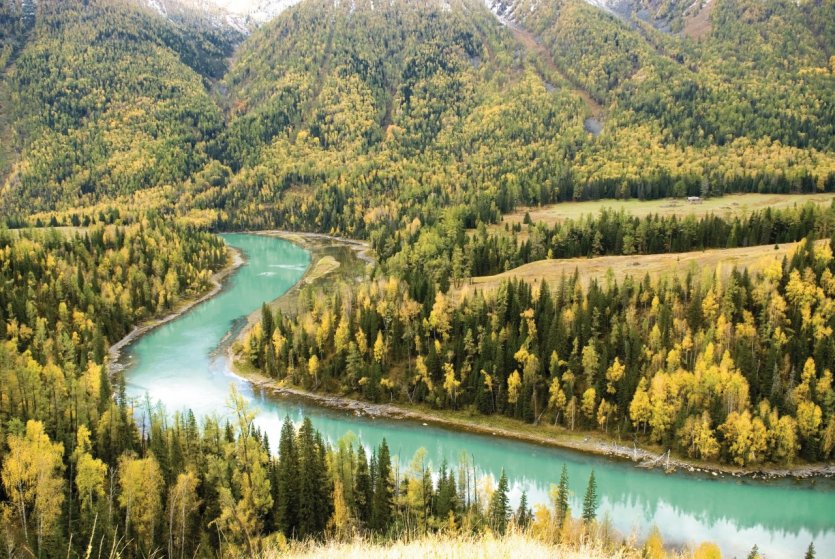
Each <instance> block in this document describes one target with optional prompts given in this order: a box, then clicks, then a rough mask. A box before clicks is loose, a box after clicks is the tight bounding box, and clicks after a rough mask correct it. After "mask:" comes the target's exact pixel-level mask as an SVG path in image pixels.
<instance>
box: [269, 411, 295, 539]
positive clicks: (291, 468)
mask: <svg viewBox="0 0 835 559" xmlns="http://www.w3.org/2000/svg"><path fill="white" fill-rule="evenodd" d="M277 478H278V491H277V492H278V499H275V501H274V502H275V504H276V508H277V511H276V514H275V517H276V523H277V525H278V528H279V529H280V530H281V531H282V532H283V533H284V535H285V536H287V537H291V536H293V535H294V534H296V532H298V528H299V520H298V519H299V516H298V515H299V501H298V499H299V486H298V483H299V461H298V453H297V450H296V431H295V429H294V428H293V424H292V423H291V422H290V418H289V417H285V418H284V424H283V425H282V426H281V437H280V439H279V441H278V473H277Z"/></svg>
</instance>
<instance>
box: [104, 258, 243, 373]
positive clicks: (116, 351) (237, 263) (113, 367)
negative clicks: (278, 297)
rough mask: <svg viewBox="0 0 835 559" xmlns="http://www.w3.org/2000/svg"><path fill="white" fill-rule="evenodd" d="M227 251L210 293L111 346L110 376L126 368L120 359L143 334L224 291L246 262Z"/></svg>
mask: <svg viewBox="0 0 835 559" xmlns="http://www.w3.org/2000/svg"><path fill="white" fill-rule="evenodd" d="M227 251H228V253H227V254H228V256H227V260H226V265H225V266H224V267H223V268H221V269H220V270H218V271H217V272H215V273H214V274H212V277H211V278H210V281H211V283H212V288H211V289H210V290H209V291H207V292H205V293H203V294H202V295H199V296H197V297H190V298H187V299H184V300H182V301H180V302H179V303H177V305H176V308H175V309H174V310H173V311H171V312H170V313H169V314H167V315H165V316H162V317H154V318H150V319H148V320H145V321H143V322H141V323H140V324H138V325H136V326H135V327H134V328H133V330H131V331H130V332H129V333H128V334H127V335H126V336H125V337H124V338H122V339H121V340H119V341H118V342H116V343H115V344H113V345H111V346H110V349H109V350H108V358H107V369H108V371H109V372H110V374H113V373H114V372H116V371H119V370H121V369H123V368H124V366H125V365H124V364H123V363H121V362H120V357H121V355H122V350H123V349H124V348H125V347H127V346H128V345H130V344H131V343H133V342H134V341H135V340H137V339H138V338H139V337H140V336H142V335H143V334H146V333H147V332H150V331H151V330H153V329H154V328H157V327H159V326H162V325H163V324H166V323H168V322H171V321H172V320H174V319H176V318H178V317H180V316H182V315H183V314H185V313H186V312H188V311H189V310H190V309H191V308H192V307H194V306H195V305H199V304H200V303H202V302H203V301H206V300H208V299H211V298H212V297H214V296H215V295H217V294H218V293H220V290H221V289H223V282H224V280H226V278H227V277H229V275H231V274H232V272H234V271H235V270H237V269H238V268H239V267H241V266H242V265H243V264H244V262H245V261H246V260H245V258H244V255H243V253H242V252H241V251H239V250H238V249H236V248H234V247H231V246H228V245H227Z"/></svg>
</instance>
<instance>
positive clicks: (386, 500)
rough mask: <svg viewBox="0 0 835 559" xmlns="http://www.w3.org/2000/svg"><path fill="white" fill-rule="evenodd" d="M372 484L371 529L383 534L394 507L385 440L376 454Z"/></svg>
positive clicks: (389, 462) (389, 461)
mask: <svg viewBox="0 0 835 559" xmlns="http://www.w3.org/2000/svg"><path fill="white" fill-rule="evenodd" d="M376 470H377V471H376V475H375V484H374V499H373V500H372V506H371V528H372V529H373V530H375V531H377V532H385V531H386V530H388V528H389V525H390V523H391V516H392V508H393V506H394V502H393V499H394V483H393V482H392V479H391V456H390V455H389V447H388V443H386V440H385V439H383V442H382V443H381V444H380V451H379V452H378V454H377V468H376Z"/></svg>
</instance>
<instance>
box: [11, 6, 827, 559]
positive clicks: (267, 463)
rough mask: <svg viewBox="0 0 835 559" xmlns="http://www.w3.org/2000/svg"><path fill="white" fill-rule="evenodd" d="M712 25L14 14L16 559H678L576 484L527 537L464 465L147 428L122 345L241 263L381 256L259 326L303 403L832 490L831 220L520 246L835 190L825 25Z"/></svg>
mask: <svg viewBox="0 0 835 559" xmlns="http://www.w3.org/2000/svg"><path fill="white" fill-rule="evenodd" d="M172 1H173V0H172ZM168 4H171V2H167V4H166V5H168ZM710 4H711V7H710V13H709V16H708V17H707V19H706V20H705V26H706V27H705V29H704V32H703V33H701V34H700V35H699V37H693V36H692V33H689V32H687V29H689V27H688V25H690V24H691V18H692V17H695V16H694V15H693V10H694V9H695V8H694V7H693V6H690V5H689V4H688V5H687V6H685V5H684V3H682V2H678V1H676V2H667V3H658V2H651V1H644V0H636V1H634V2H631V3H630V5H631V6H632V7H633V8H638V7H640V8H642V9H647V10H649V12H650V17H649V18H648V19H647V18H644V19H641V18H638V17H631V18H625V17H623V16H622V14H620V15H619V14H613V13H609V12H606V11H604V10H601V9H599V8H597V7H594V6H592V5H590V4H587V3H585V2H583V1H581V0H555V1H553V2H533V1H529V0H516V1H512V2H506V3H501V5H499V4H498V3H497V4H496V5H494V6H492V8H493V10H494V13H491V12H490V10H489V9H488V8H487V7H486V6H485V4H484V3H483V2H481V1H480V0H453V1H450V2H434V1H429V2H412V1H407V0H394V1H392V2H376V3H375V2H372V1H371V0H357V1H356V2H330V1H327V0H304V1H303V2H301V3H300V4H298V5H296V6H293V7H290V8H288V9H287V10H285V11H283V12H282V13H281V14H280V15H278V16H277V17H276V18H274V19H273V20H272V21H270V22H268V23H266V24H264V25H262V26H260V27H258V28H255V29H253V30H252V31H251V33H249V34H248V35H246V36H245V35H244V33H243V32H242V31H241V30H240V29H237V28H234V27H232V26H230V25H228V24H227V23H223V22H220V23H219V22H218V21H217V20H214V19H211V18H208V17H206V16H205V15H201V13H199V12H195V11H193V10H192V9H191V8H189V7H188V6H185V7H183V11H181V12H177V14H176V15H169V16H168V17H166V16H165V15H164V14H160V13H157V12H156V11H154V10H153V9H152V8H151V7H149V6H148V5H147V4H146V3H144V2H139V1H136V0H84V1H83V2H64V1H61V0H40V1H38V2H32V1H31V0H11V1H9V2H3V3H2V5H0V546H1V547H2V549H3V550H4V552H5V553H6V554H7V555H8V556H10V557H57V556H71V557H85V558H90V557H93V556H97V557H99V556H110V557H116V556H121V557H152V556H169V557H186V556H191V557H243V556H253V555H257V554H260V553H263V552H266V551H269V550H280V551H286V550H288V549H293V546H294V545H297V544H298V543H299V542H300V541H301V540H305V539H308V540H310V541H314V542H327V541H334V542H337V541H343V540H347V539H350V538H351V537H353V536H355V535H360V536H362V537H365V538H368V539H369V540H370V541H373V542H386V541H390V540H391V539H398V538H405V539H409V538H417V537H420V536H425V535H427V534H429V535H435V536H438V537H441V536H450V537H456V536H462V537H465V536H471V535H479V534H497V535H500V534H505V533H507V532H513V531H519V532H522V533H524V534H526V535H528V536H530V537H532V538H534V539H537V540H538V541H542V542H547V543H549V544H559V545H566V546H569V548H571V549H574V547H571V546H575V547H576V546H578V545H581V544H582V543H583V542H588V541H597V542H601V543H600V545H601V546H603V547H602V549H603V550H604V551H607V552H617V551H621V552H624V553H627V552H628V553H631V554H633V555H634V556H642V557H653V558H656V557H663V556H664V555H665V553H666V552H665V551H664V550H663V549H662V542H661V535H660V534H659V533H658V532H657V531H654V532H652V534H651V535H650V536H649V537H648V538H647V540H646V541H645V542H642V543H641V544H640V545H632V544H630V543H626V544H625V543H624V541H623V539H622V536H621V535H617V534H614V533H613V530H611V527H610V526H609V525H608V524H607V520H606V519H604V518H597V509H598V505H599V495H597V488H596V485H595V479H594V477H593V476H592V477H591V478H590V479H588V480H586V479H583V480H574V479H572V480H570V481H569V480H568V479H567V474H565V470H564V471H563V475H562V476H560V475H559V472H558V471H557V470H555V472H554V473H555V475H554V478H555V479H554V482H555V485H554V487H553V489H552V492H551V502H550V503H542V504H537V505H536V506H531V505H530V504H528V503H527V496H523V498H522V500H521V504H520V506H519V507H518V509H517V510H510V506H509V497H508V493H509V487H508V480H507V478H506V477H505V476H504V475H502V476H500V477H499V479H492V478H489V477H488V478H478V477H477V475H476V473H475V472H474V471H473V470H474V465H473V463H472V462H470V463H468V462H467V461H466V460H465V461H463V462H461V463H458V464H431V465H430V464H429V462H428V460H427V459H426V455H425V454H424V453H421V452H418V453H417V454H416V455H415V456H414V458H413V459H412V460H411V462H410V463H409V464H405V463H400V462H399V461H398V460H394V459H393V457H392V454H391V450H390V448H389V447H388V445H387V443H385V442H383V444H381V445H380V446H378V447H376V448H368V447H364V446H363V445H361V444H360V442H359V441H358V440H357V439H356V438H352V437H351V436H346V437H345V438H343V439H342V440H339V441H327V440H325V439H324V438H323V437H322V435H321V434H319V433H318V432H317V431H316V429H315V428H314V427H313V425H312V424H311V422H310V421H303V422H301V423H299V424H292V423H291V422H290V421H289V420H288V421H285V423H284V426H283V428H282V429H281V432H280V435H279V436H278V437H276V436H275V434H271V435H272V438H273V439H274V440H272V441H270V440H269V439H270V437H269V436H268V434H267V433H265V432H262V431H260V430H259V429H258V428H257V427H256V426H255V422H254V421H255V418H254V415H253V413H254V412H253V411H252V410H251V409H249V408H248V407H247V405H246V403H245V400H244V398H243V396H241V395H240V394H237V393H232V394H231V395H230V398H229V406H230V408H231V409H232V410H233V411H232V414H231V415H230V417H228V418H225V419H221V418H218V417H214V418H212V417H209V418H198V417H195V416H194V415H193V414H192V413H188V412H182V413H179V414H173V415H172V414H167V413H165V411H164V410H160V409H156V408H154V407H153V406H151V405H150V404H147V403H146V405H142V403H140V402H136V401H132V400H130V399H129V398H128V397H127V396H126V381H125V379H124V377H123V375H122V374H121V372H120V371H118V370H113V371H111V370H110V369H109V359H110V358H109V350H110V348H111V346H112V345H113V344H114V343H116V342H118V341H119V340H120V339H122V338H123V337H124V336H125V335H126V334H128V333H129V332H130V331H131V330H132V329H133V328H134V327H136V326H137V325H140V324H148V323H150V322H152V321H154V320H155V319H159V318H160V317H161V316H164V315H167V314H170V313H172V312H175V311H176V310H177V309H179V308H181V307H182V305H184V304H186V303H188V302H189V301H192V300H194V299H196V298H198V297H199V296H201V295H203V294H204V293H206V292H207V291H208V290H209V289H211V287H212V285H213V281H212V278H213V275H214V274H215V273H216V272H219V271H220V270H221V269H223V268H225V267H226V266H227V265H228V264H229V256H230V255H229V254H228V251H227V248H226V246H225V244H224V242H223V241H222V240H221V239H220V238H219V237H217V236H216V235H215V233H217V232H219V231H238V230H257V229H272V228H280V229H286V230H291V231H313V232H320V233H325V234H332V235H338V236H344V237H347V238H352V239H362V240H364V241H367V242H368V243H369V245H370V247H371V249H372V251H373V254H374V256H375V258H376V262H377V265H376V266H375V267H374V269H373V271H372V272H371V277H370V278H366V280H365V281H362V282H360V283H358V284H350V285H349V284H345V285H340V286H338V287H337V288H335V289H328V290H322V289H321V288H317V287H315V286H312V287H306V288H304V289H302V290H301V294H300V297H299V300H298V305H297V311H296V312H291V313H282V312H274V311H273V310H272V309H271V308H270V307H269V306H268V305H265V306H264V308H263V309H262V315H261V319H260V321H258V322H257V324H256V325H255V326H254V327H253V328H252V329H251V330H249V331H248V332H247V335H246V337H245V339H244V340H243V344H242V346H241V347H240V348H239V349H240V350H241V352H242V355H243V358H244V359H245V360H246V361H247V362H248V364H249V366H251V367H254V368H256V369H258V370H259V371H262V372H263V373H264V374H266V375H267V376H269V377H271V378H272V379H275V380H276V381H277V382H280V383H282V384H284V385H289V386H295V387H301V388H303V389H305V390H309V391H320V392H327V393H335V394H341V395H347V396H349V397H352V398H358V399H365V400H368V401H373V402H393V403H396V404H397V403H400V404H406V405H416V406H421V407H423V408H425V409H428V410H432V411H437V412H439V413H443V412H445V411H447V410H455V411H461V410H470V411H473V412H475V413H478V414H480V415H482V416H484V417H485V418H488V419H489V418H499V417H501V418H512V419H514V420H518V421H519V424H520V425H522V424H523V423H522V422H524V423H527V424H544V423H548V424H552V425H556V426H559V427H560V428H561V429H564V430H565V431H566V432H596V433H600V434H602V435H603V436H607V437H611V438H612V439H618V440H631V441H634V442H635V444H636V445H638V444H640V445H641V446H644V447H647V448H652V449H659V450H660V449H672V450H673V452H674V453H675V454H677V455H678V456H681V457H686V458H688V459H690V460H693V461H696V462H702V463H709V464H714V463H721V464H726V465H732V466H735V467H738V468H748V469H750V468H755V467H760V466H762V465H775V466H781V467H782V466H788V465H797V464H813V463H818V462H822V461H831V460H832V459H833V455H835V389H834V388H833V386H832V383H833V379H832V374H833V373H832V363H835V343H833V335H832V331H833V328H835V260H833V250H835V236H834V235H835V206H830V207H817V206H814V205H811V204H810V205H802V204H798V205H797V206H795V207H793V208H785V209H770V208H769V209H764V210H758V211H754V212H750V213H747V214H738V215H733V216H720V215H706V216H702V217H661V216H647V217H635V216H631V215H629V214H626V213H623V212H620V213H618V212H613V211H608V210H606V211H602V212H600V213H599V214H595V215H588V216H584V217H582V218H578V219H567V220H564V221H560V222H558V223H555V224H553V225H545V224H542V223H535V222H533V221H532V220H530V219H526V220H525V223H523V224H521V225H513V226H511V225H509V224H508V225H504V224H503V223H502V216H503V215H504V214H507V213H508V212H511V211H513V210H514V209H515V208H517V207H520V206H526V207H529V206H537V205H542V204H552V203H562V202H572V201H580V200H598V199H618V198H619V199H626V198H630V199H639V200H649V199H662V198H682V197H685V196H700V197H702V198H708V197H718V196H722V195H725V194H729V193H748V192H751V193H754V192H756V193H774V194H788V193H792V194H811V193H824V192H826V193H831V192H835V151H834V150H835V145H833V138H835V133H834V132H835V131H833V126H835V124H833V123H835V87H834V86H835V41H833V37H835V3H833V2H831V1H829V0H825V1H822V2H800V3H796V2H788V1H785V0H765V1H760V0H714V1H713V2H711V3H710ZM701 9H707V8H705V7H704V6H703V7H702V8H701ZM496 15H499V16H501V20H500V19H499V18H497V17H496ZM589 118H594V119H596V120H597V121H598V124H599V125H600V126H601V130H600V132H599V133H592V132H590V131H589V130H587V127H586V123H587V119H589ZM6 227H8V229H7V228H6ZM793 242H800V248H799V249H798V250H797V251H796V252H795V253H793V254H792V255H790V256H789V257H786V258H785V259H783V260H777V259H771V260H770V262H769V263H768V264H767V265H765V266H763V267H760V268H758V269H751V270H749V269H745V268H738V269H734V270H733V271H731V272H729V273H725V272H723V271H721V270H693V271H691V272H690V273H688V274H681V275H662V276H660V277H650V276H646V277H629V278H627V279H625V280H623V281H615V280H614V279H613V278H611V277H610V278H604V279H599V280H594V279H591V280H589V281H586V278H582V277H579V276H578V274H573V275H570V274H567V275H565V276H564V277H563V278H562V279H561V280H560V281H559V282H557V283H551V284H548V283H547V282H542V283H539V284H537V285H533V284H532V283H528V282H523V281H509V282H505V283H504V284H502V285H501V286H500V287H499V288H498V289H497V290H495V291H493V292H489V293H487V292H479V291H477V290H467V291H466V295H462V294H461V293H463V291H459V288H461V287H462V286H466V285H467V284H468V282H469V280H470V278H472V277H474V276H485V275H495V274H498V273H501V272H505V271H508V270H510V269H513V268H515V267H518V266H520V265H522V264H526V263H530V262H535V261H545V260H549V259H556V258H575V257H586V258H594V257H597V256H604V255H636V256H637V255H646V254H674V253H676V252H682V251H692V250H704V249H708V248H716V249H720V248H736V247H752V246H760V245H769V246H770V245H782V244H787V243H793ZM249 310H252V309H244V310H242V312H245V311H249ZM111 373H112V374H111ZM557 478H559V479H557ZM557 481H558V482H559V483H556V482H557ZM569 483H570V486H569ZM569 493H573V494H575V495H580V494H583V495H584V496H585V498H584V499H583V506H582V510H577V511H572V510H570V508H569V506H568V495H569ZM752 543H754V542H752ZM812 549H813V548H810V552H811V553H812V555H811V556H812V557H813V556H814V552H813V551H812ZM714 552H715V553H714ZM716 553H718V549H716V548H715V546H713V547H711V544H706V545H705V546H703V547H699V548H698V549H697V550H696V551H694V556H696V557H704V558H707V557H715V556H716ZM807 556H808V555H807ZM750 557H751V558H756V557H759V555H758V554H757V551H756V550H754V551H752V552H751V555H750Z"/></svg>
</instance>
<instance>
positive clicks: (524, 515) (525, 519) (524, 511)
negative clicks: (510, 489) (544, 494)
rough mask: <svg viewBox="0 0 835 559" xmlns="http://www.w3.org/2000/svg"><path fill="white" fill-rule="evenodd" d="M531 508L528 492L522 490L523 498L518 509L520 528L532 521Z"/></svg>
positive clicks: (517, 520) (517, 517) (517, 521)
mask: <svg viewBox="0 0 835 559" xmlns="http://www.w3.org/2000/svg"><path fill="white" fill-rule="evenodd" d="M531 516H532V513H531V509H530V508H529V507H528V492H527V491H522V498H521V499H520V500H519V508H518V509H517V510H516V524H517V525H518V526H519V527H520V528H523V529H524V528H527V527H528V524H530V522H531Z"/></svg>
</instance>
